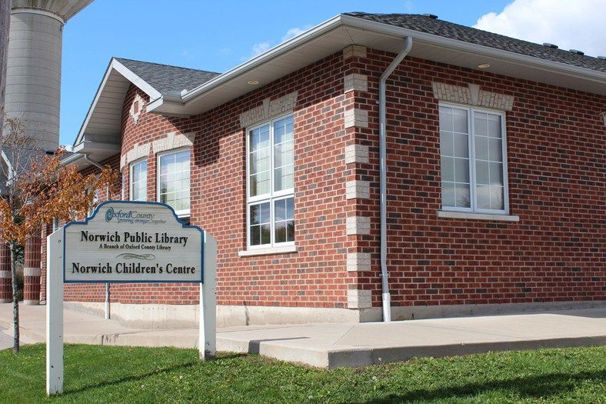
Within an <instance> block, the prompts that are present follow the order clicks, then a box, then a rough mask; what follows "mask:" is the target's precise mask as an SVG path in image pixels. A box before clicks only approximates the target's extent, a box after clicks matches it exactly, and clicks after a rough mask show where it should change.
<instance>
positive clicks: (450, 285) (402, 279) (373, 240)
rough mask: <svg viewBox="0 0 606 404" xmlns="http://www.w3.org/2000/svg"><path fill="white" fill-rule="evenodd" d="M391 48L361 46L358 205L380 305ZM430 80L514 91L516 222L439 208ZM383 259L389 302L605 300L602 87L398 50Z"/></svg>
mask: <svg viewBox="0 0 606 404" xmlns="http://www.w3.org/2000/svg"><path fill="white" fill-rule="evenodd" d="M392 59H393V55H386V54H384V53H381V52H378V51H371V50H369V52H368V60H367V62H366V64H365V65H364V66H363V69H362V71H363V73H365V74H368V76H369V77H368V81H369V92H368V93H359V94H357V95H356V96H357V98H356V104H357V105H359V106H360V108H363V109H368V110H370V113H369V120H370V121H371V122H370V127H369V129H361V130H359V132H360V134H359V137H360V139H361V140H360V142H364V143H365V144H367V145H370V146H371V156H370V157H371V165H370V166H369V168H368V171H365V172H363V174H364V176H368V179H370V180H371V181H372V184H373V188H374V190H373V192H374V193H371V200H370V201H369V202H368V203H367V204H366V205H368V207H369V209H368V211H369V215H371V216H372V218H373V219H372V226H373V234H372V236H370V237H368V241H369V243H368V248H367V250H365V251H367V252H372V253H373V272H372V273H366V274H367V276H366V279H364V280H361V282H362V283H363V284H364V288H368V289H372V291H373V305H374V306H375V307H377V306H380V304H381V303H380V302H381V290H380V289H381V286H380V277H379V275H380V269H379V248H378V245H379V237H378V235H379V215H378V210H379V206H378V182H379V177H378V107H377V106H376V104H375V103H374V100H375V99H376V97H377V95H376V94H377V93H378V80H379V76H380V74H381V73H382V72H383V71H384V69H385V68H386V66H387V65H388V63H389V62H390V61H391V60H392ZM432 81H438V82H444V83H449V84H453V85H458V86H464V87H466V86H467V85H468V84H469V83H475V84H479V85H480V86H481V87H482V89H483V90H486V91H493V92H496V93H502V94H509V95H513V96H514V97H515V102H514V108H513V110H512V111H511V112H508V113H507V117H506V124H507V148H508V163H509V202H510V212H511V214H513V215H518V216H519V217H520V221H519V222H517V223H504V222H495V221H480V220H461V219H446V218H438V217H437V214H436V212H437V211H438V210H439V209H440V206H441V194H440V165H439V162H440V149H439V147H440V145H439V127H438V100H436V99H434V97H433V92H432V85H431V83H432ZM387 96H388V101H387V105H388V110H387V114H388V126H387V129H388V136H389V137H388V146H387V150H388V152H387V153H388V159H387V161H388V190H389V191H388V192H389V196H388V219H387V220H388V232H389V233H388V234H389V254H388V267H389V271H390V283H391V293H392V300H393V304H394V305H395V306H420V305H445V304H485V303H530V302H555V301H578V300H606V268H605V266H606V265H605V264H606V257H605V256H604V249H605V248H606V236H605V234H606V233H605V230H606V229H605V226H606V205H605V204H604V203H603V198H604V189H605V185H606V171H605V166H604V155H606V129H605V127H604V122H603V120H602V118H601V113H602V112H603V111H604V106H605V105H606V97H601V96H595V95H591V94H587V93H582V92H578V91H573V90H567V89H562V88H557V87H554V86H549V85H543V84H539V83H533V82H528V81H523V80H517V79H511V78H507V77H503V76H497V75H494V74H491V73H488V72H480V71H472V70H468V69H463V68H457V67H453V66H448V65H443V64H437V63H432V62H428V61H424V60H419V59H413V58H408V59H406V60H405V61H404V62H403V63H402V64H401V65H400V67H399V68H398V69H397V70H396V71H395V73H394V75H393V76H392V77H391V78H390V80H389V81H388V91H387Z"/></svg>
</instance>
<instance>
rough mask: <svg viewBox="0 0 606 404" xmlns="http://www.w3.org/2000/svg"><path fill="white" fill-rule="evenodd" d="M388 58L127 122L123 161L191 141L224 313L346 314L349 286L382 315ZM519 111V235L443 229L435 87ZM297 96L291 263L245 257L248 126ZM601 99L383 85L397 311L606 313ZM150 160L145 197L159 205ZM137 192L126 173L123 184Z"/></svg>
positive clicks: (439, 69)
mask: <svg viewBox="0 0 606 404" xmlns="http://www.w3.org/2000/svg"><path fill="white" fill-rule="evenodd" d="M392 58H393V55H387V54H384V53H381V52H378V51H373V50H369V51H368V58H357V57H356V58H351V59H348V60H346V61H344V60H343V56H342V54H341V53H337V54H335V55H333V56H330V57H328V58H326V59H324V60H321V61H319V62H317V63H314V64H312V65H310V66H308V67H306V68H304V69H301V70H299V71H297V72H295V73H293V74H290V75H288V76H287V77H284V78H282V79H280V80H277V81H276V82H274V83H272V84H270V85H267V86H265V87H263V88H260V89H258V90H254V91H252V92H250V93H248V94H247V95H245V96H242V97H240V98H238V99H236V100H233V101H232V102H230V103H228V104H226V105H223V106H221V107H219V108H216V109H215V110H212V111H209V112H207V113H205V114H203V115H201V116H196V117H193V118H190V119H183V118H167V117H163V116H159V115H155V114H147V113H143V114H142V116H141V117H140V120H139V122H138V123H137V124H135V123H134V122H133V121H132V119H130V117H129V115H128V109H129V108H130V105H131V103H132V100H133V97H134V95H135V93H136V92H139V93H140V94H141V95H142V96H143V95H144V94H143V93H141V92H140V91H139V90H138V89H136V88H135V87H132V88H131V89H130V90H129V93H128V95H127V97H126V100H125V104H124V112H123V147H122V153H126V152H128V151H129V150H131V149H132V147H133V146H134V144H135V143H139V144H141V143H147V142H151V141H153V140H155V139H158V138H161V137H164V136H165V135H166V134H167V133H168V132H172V131H176V132H180V133H190V132H193V133H195V134H196V139H195V145H194V148H193V160H192V193H191V195H192V210H191V212H192V214H191V222H192V223H193V224H198V225H200V226H202V227H203V228H205V229H206V230H208V231H209V232H210V233H211V234H212V235H213V236H215V237H216V238H217V240H218V246H219V256H218V265H219V272H218V295H219V303H220V304H234V305H244V304H245V305H279V306H305V307H347V298H346V290H347V288H348V287H352V288H359V289H369V290H372V291H373V305H374V306H375V307H379V306H380V304H381V303H380V300H381V290H380V288H381V286H380V285H381V282H380V269H379V255H378V252H379V238H378V234H379V217H378V211H379V207H378V107H377V98H378V96H377V93H378V78H379V75H380V74H381V73H382V71H383V70H384V69H385V67H386V66H387V64H388V63H389V62H390V61H391V60H392ZM350 73H361V74H366V75H368V86H369V91H368V92H365V93H362V92H359V91H355V92H349V93H347V94H343V77H344V76H345V75H346V74H350ZM434 80H435V81H440V82H445V83H450V84H454V85H460V86H467V84H469V83H475V84H479V85H481V86H482V89H484V90H487V91H494V92H497V93H504V94H510V95H513V96H514V97H515V103H514V109H513V111H511V112H508V113H507V122H506V123H507V140H508V145H507V147H508V163H509V190H510V192H509V193H510V196H509V203H510V210H511V214H514V215H519V217H520V221H519V222H517V223H504V222H494V221H479V220H461V219H444V218H442V219H439V218H437V214H436V212H437V211H438V210H439V209H440V198H441V197H440V167H439V161H440V159H439V132H438V101H437V100H436V99H434V97H433V94H432V87H431V83H432V81H434ZM295 90H296V91H298V101H297V106H296V108H295V113H294V117H295V163H296V164H295V189H296V208H295V219H296V240H297V248H298V252H297V253H293V254H277V255H268V256H257V257H239V256H238V251H241V250H244V249H245V247H246V225H245V223H246V198H245V132H244V130H243V129H241V128H240V125H239V120H238V117H239V114H240V113H241V112H244V111H246V110H249V109H251V108H254V107H256V106H258V105H260V104H261V103H262V100H263V99H264V98H267V97H271V98H272V99H275V98H278V97H280V96H282V95H285V94H288V93H290V92H292V91H295ZM604 105H606V98H605V97H599V96H594V95H590V94H586V93H581V92H576V91H572V90H566V89H561V88H557V87H554V86H548V85H543V84H538V83H532V82H527V81H522V80H516V79H511V78H507V77H503V76H497V75H493V74H491V73H489V72H479V71H471V70H467V69H462V68H457V67H453V66H447V65H443V64H437V63H432V62H428V61H423V60H418V59H414V58H408V59H406V60H405V61H404V62H403V63H402V65H401V66H400V67H399V68H398V69H397V70H396V72H395V73H394V74H393V76H392V77H391V79H390V80H389V84H388V133H389V139H388V188H389V198H388V201H389V202H388V227H389V229H388V230H389V255H388V261H389V270H390V283H391V288H392V299H393V304H394V305H395V306H412V305H415V306H421V305H438V304H439V305H447V304H484V303H523V302H548V301H566V300H606V271H605V270H604V262H605V257H604V255H603V250H604V247H605V243H606V236H604V234H606V233H605V231H604V230H605V229H604V226H605V224H606V207H605V205H604V203H603V202H602V198H603V195H602V194H603V190H604V185H605V180H606V178H605V168H604V163H603V156H604V155H605V152H606V150H604V148H605V147H606V146H605V145H606V132H605V128H604V124H603V122H602V120H601V118H600V113H601V112H602V111H603V110H604ZM354 107H355V108H361V109H366V110H369V128H349V129H343V128H344V122H343V111H344V110H345V109H350V108H354ZM353 143H359V144H365V145H368V146H370V163H369V164H355V165H353V166H346V165H345V164H344V161H343V152H344V147H345V145H349V144H353ZM155 161H156V160H155V156H153V155H152V154H150V156H149V157H148V198H149V199H150V200H155V190H156V179H155ZM123 179H124V181H125V188H126V189H128V172H127V170H126V169H125V170H124V172H123ZM354 179H358V180H368V181H370V182H371V193H370V199H369V200H359V199H356V200H346V199H345V182H346V181H348V180H354ZM354 215H360V216H370V217H372V221H371V226H372V231H371V235H370V236H346V235H345V219H346V217H347V216H354ZM357 251H360V252H370V253H372V254H373V255H372V258H373V260H372V264H373V265H372V270H371V271H368V272H359V273H355V272H351V273H348V272H347V271H346V269H345V268H346V266H345V256H346V253H347V252H357ZM197 298H198V291H197V288H196V287H193V286H191V285H162V284H153V285H149V284H129V285H113V286H112V301H114V302H122V303H166V304H195V303H197ZM66 299H69V300H80V301H82V300H89V301H90V300H92V301H102V300H103V288H102V286H86V285H85V286H69V287H68V292H66Z"/></svg>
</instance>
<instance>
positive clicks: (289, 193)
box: [246, 113, 297, 252]
mask: <svg viewBox="0 0 606 404" xmlns="http://www.w3.org/2000/svg"><path fill="white" fill-rule="evenodd" d="M288 117H292V120H293V187H292V188H289V189H283V190H281V191H278V192H275V191H274V147H275V144H274V123H275V122H276V121H279V120H281V119H284V118H288ZM265 125H269V143H270V155H269V160H270V170H269V171H270V174H269V176H270V180H269V187H270V192H269V193H268V194H263V195H260V196H253V197H251V196H250V189H251V187H250V132H252V131H253V130H255V129H258V128H260V127H262V126H265ZM294 137H295V133H294V115H293V114H292V113H288V114H284V115H280V116H277V117H275V118H272V119H270V120H267V121H264V122H262V123H259V124H257V125H255V126H251V127H248V128H246V249H247V250H248V251H255V250H258V251H268V250H276V251H278V250H280V249H283V251H284V252H291V249H290V247H295V245H296V237H295V240H294V241H284V242H281V243H276V242H275V237H276V236H275V220H274V217H275V214H274V213H275V212H274V202H275V201H279V200H282V199H288V198H291V197H292V198H293V201H294V203H295V204H296V201H295V200H294V199H295V184H294V162H295V155H294V143H295V138H294ZM265 202H269V220H270V240H271V242H270V243H269V244H260V245H251V244H250V207H251V205H257V204H261V203H265ZM295 206H296V205H295ZM293 221H294V222H295V234H296V223H297V221H296V218H295V217H294V212H293Z"/></svg>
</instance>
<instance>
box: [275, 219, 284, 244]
mask: <svg viewBox="0 0 606 404" xmlns="http://www.w3.org/2000/svg"><path fill="white" fill-rule="evenodd" d="M284 242H286V222H277V223H276V243H284Z"/></svg>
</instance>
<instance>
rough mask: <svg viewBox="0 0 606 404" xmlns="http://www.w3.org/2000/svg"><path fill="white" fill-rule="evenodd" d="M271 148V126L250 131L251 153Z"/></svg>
mask: <svg viewBox="0 0 606 404" xmlns="http://www.w3.org/2000/svg"><path fill="white" fill-rule="evenodd" d="M267 147H269V125H264V126H261V127H260V128H257V129H253V130H251V131H250V151H251V152H253V151H255V150H257V149H262V148H267Z"/></svg>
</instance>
